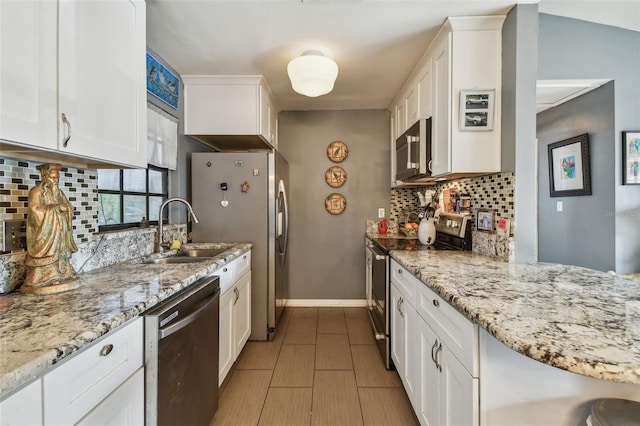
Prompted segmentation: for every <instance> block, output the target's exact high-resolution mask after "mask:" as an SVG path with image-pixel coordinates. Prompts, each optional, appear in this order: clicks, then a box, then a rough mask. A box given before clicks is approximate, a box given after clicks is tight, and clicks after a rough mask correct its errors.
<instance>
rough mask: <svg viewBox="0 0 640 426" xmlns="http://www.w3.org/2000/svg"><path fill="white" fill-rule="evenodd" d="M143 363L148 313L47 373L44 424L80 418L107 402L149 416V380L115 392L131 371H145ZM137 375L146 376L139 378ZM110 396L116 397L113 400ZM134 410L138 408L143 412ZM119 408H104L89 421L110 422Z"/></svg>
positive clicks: (71, 421) (130, 374) (73, 421)
mask: <svg viewBox="0 0 640 426" xmlns="http://www.w3.org/2000/svg"><path fill="white" fill-rule="evenodd" d="M142 366H143V319H142V317H140V318H137V319H135V320H134V321H133V322H131V323H129V324H128V325H126V326H124V327H122V328H120V329H119V330H117V331H114V332H112V333H109V334H107V335H106V336H105V337H104V338H102V339H100V340H98V341H96V342H95V343H93V344H91V345H90V346H89V347H87V348H86V349H84V350H83V351H82V352H81V353H79V354H77V355H75V356H73V358H71V359H69V360H68V361H66V362H64V363H63V364H61V365H60V366H59V367H56V368H55V369H54V370H52V371H51V372H50V373H47V374H45V375H44V377H43V379H42V381H43V392H42V394H43V406H44V424H46V425H62V424H67V425H70V424H76V423H77V422H78V421H80V420H81V419H83V418H84V417H85V416H87V415H88V414H90V413H92V411H93V410H94V409H97V407H99V406H100V405H101V404H102V403H105V404H107V405H109V406H110V407H114V406H119V409H120V410H121V411H122V410H125V411H129V412H131V413H132V414H131V415H130V416H129V417H130V418H133V419H139V418H140V417H139V416H140V413H142V414H141V415H142V416H144V383H142V385H140V384H138V386H137V387H136V386H134V385H131V387H126V388H125V390H122V391H119V392H120V393H118V394H114V393H113V392H114V391H117V390H118V388H119V387H120V386H121V385H122V384H123V383H125V382H126V381H127V380H128V379H129V378H130V377H132V376H134V375H135V374H138V375H140V372H141V371H144V369H143V368H142ZM142 376H144V374H143V375H142ZM136 380H140V379H134V382H136ZM140 386H142V387H140ZM123 397H124V398H125V399H126V400H127V401H124V399H123ZM110 398H113V400H111V402H107V401H108V400H109V399H110ZM125 403H126V404H125ZM134 413H138V417H136V416H135V415H134ZM114 414H115V413H114V412H112V410H111V409H108V410H105V409H100V410H98V411H97V412H95V413H92V414H91V419H92V420H91V422H88V423H92V424H102V423H104V424H109V423H108V420H109V419H110V418H111V416H113V415H114ZM102 415H104V416H106V417H102ZM120 424H123V423H120ZM124 424H126V423H124Z"/></svg>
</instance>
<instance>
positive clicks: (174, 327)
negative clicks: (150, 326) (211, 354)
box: [158, 290, 220, 340]
mask: <svg viewBox="0 0 640 426" xmlns="http://www.w3.org/2000/svg"><path fill="white" fill-rule="evenodd" d="M219 297H220V290H218V291H216V292H215V293H214V294H213V295H211V296H210V297H208V298H206V299H203V300H202V301H201V302H200V303H198V305H197V306H196V308H195V310H194V311H193V312H191V313H190V314H189V315H188V316H186V317H184V318H182V319H181V320H180V321H178V322H177V323H175V324H171V325H170V326H168V327H165V328H161V329H160V330H159V331H158V338H159V339H160V340H162V339H164V338H165V337H169V336H171V335H172V334H173V333H175V332H178V331H180V330H182V329H183V328H185V327H186V326H188V325H189V324H191V323H192V322H194V321H195V320H197V319H198V318H199V317H200V316H202V314H204V313H205V312H206V311H207V310H208V309H209V308H210V307H211V306H212V305H213V304H214V302H215V301H216V300H217V299H218V298H219Z"/></svg>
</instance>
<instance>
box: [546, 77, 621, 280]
mask: <svg viewBox="0 0 640 426" xmlns="http://www.w3.org/2000/svg"><path fill="white" fill-rule="evenodd" d="M613 86H614V85H613V83H608V84H606V85H604V86H602V87H600V88H598V89H596V90H594V91H592V92H589V93H587V94H585V95H582V96H580V97H577V98H575V99H573V100H571V101H569V102H566V103H564V104H562V105H559V106H557V107H555V108H551V109H548V110H546V111H543V112H541V113H540V114H538V140H539V151H538V155H539V157H540V167H539V173H540V188H539V194H538V198H539V200H540V202H539V206H538V210H539V220H540V230H539V235H538V236H539V248H540V254H539V260H540V261H541V262H553V263H564V264H568V265H577V266H584V267H588V268H592V269H597V270H600V271H608V270H612V269H614V267H615V253H614V247H615V223H614V217H612V216H608V215H607V214H606V213H605V212H612V211H614V210H615V193H614V185H615V181H616V174H615V137H614V129H613V126H614V113H613V111H614V109H613V108H614V90H613V89H614V87H613ZM583 133H588V134H589V150H590V157H591V162H590V164H591V188H592V195H585V196H578V197H554V198H551V197H550V196H549V193H550V189H549V160H548V154H547V147H548V145H549V144H550V143H553V142H558V141H561V140H564V139H568V138H571V137H573V136H578V135H580V134H583ZM557 201H562V203H563V211H562V212H558V211H556V202H557Z"/></svg>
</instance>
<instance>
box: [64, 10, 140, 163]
mask: <svg viewBox="0 0 640 426" xmlns="http://www.w3.org/2000/svg"><path fill="white" fill-rule="evenodd" d="M145 10H146V9H145V3H144V1H141V0H117V1H106V0H102V1H91V2H86V1H63V2H59V25H58V37H59V43H58V51H59V58H58V69H59V75H58V90H59V96H58V106H59V108H58V112H59V114H60V115H59V116H58V119H59V120H60V121H59V124H60V126H59V128H60V132H59V146H58V149H60V150H61V151H65V152H69V153H73V154H78V155H82V156H85V157H94V158H100V159H104V160H108V161H112V162H115V163H121V164H125V165H132V166H139V167H146V165H147V157H146V146H147V141H146V130H147V129H146V79H145V75H146V60H145V58H146V56H145V51H146V44H145V40H146V35H145V26H146V15H145V13H146V12H145ZM62 114H64V116H65V119H63V118H62ZM65 142H66V143H67V145H66V146H65Z"/></svg>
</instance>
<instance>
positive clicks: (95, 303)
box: [0, 243, 251, 400]
mask: <svg viewBox="0 0 640 426" xmlns="http://www.w3.org/2000/svg"><path fill="white" fill-rule="evenodd" d="M225 247H228V250H227V251H225V252H223V253H221V254H219V255H217V256H215V257H213V258H211V259H208V260H204V261H203V262H197V263H182V264H179V263H178V264H168V265H161V264H142V263H139V262H140V261H141V260H142V258H140V259H137V260H136V259H134V260H131V261H127V262H122V263H118V264H115V265H112V266H109V267H105V268H101V269H96V270H93V271H90V272H86V273H82V274H80V275H79V277H80V280H81V281H82V285H81V286H80V287H79V288H78V289H76V290H72V291H68V292H65V293H59V294H56V295H49V296H27V295H22V294H19V293H15V292H14V293H10V294H8V295H3V296H0V400H1V399H2V398H3V396H4V395H5V394H7V393H8V392H11V391H12V390H13V389H15V388H17V387H19V386H21V385H22V384H25V383H27V382H29V381H30V380H31V379H33V378H35V377H38V376H41V375H42V374H44V373H46V372H47V371H48V370H49V369H51V368H52V367H54V366H55V364H56V363H58V362H60V361H61V360H62V359H64V358H65V357H67V356H69V355H71V354H72V353H74V352H76V351H78V350H79V349H81V348H82V347H83V346H85V345H87V344H89V343H91V342H93V341H94V340H96V339H98V338H99V337H100V336H102V335H104V334H106V333H107V332H109V331H112V330H114V329H115V328H117V327H119V326H120V325H122V324H124V323H126V322H127V321H129V320H131V319H133V318H135V317H137V316H138V315H140V314H141V313H142V312H144V311H146V310H147V309H149V308H151V307H152V306H154V305H156V304H158V303H159V302H161V301H163V300H164V299H166V298H168V297H169V296H171V295H173V294H175V293H176V292H178V291H180V290H182V289H184V288H186V287H188V286H189V285H191V284H192V283H194V282H195V281H196V280H198V279H199V278H202V277H204V276H207V275H209V274H211V273H212V272H213V271H215V270H216V269H219V268H220V267H221V266H223V265H225V264H227V263H229V262H230V261H232V260H234V259H235V258H237V257H238V256H240V255H241V254H243V253H245V252H247V251H249V250H250V249H251V244H249V243H193V244H185V245H184V246H183V248H185V249H186V248H225ZM169 254H170V253H169ZM148 257H149V256H147V257H145V258H148ZM156 257H157V256H156Z"/></svg>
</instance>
